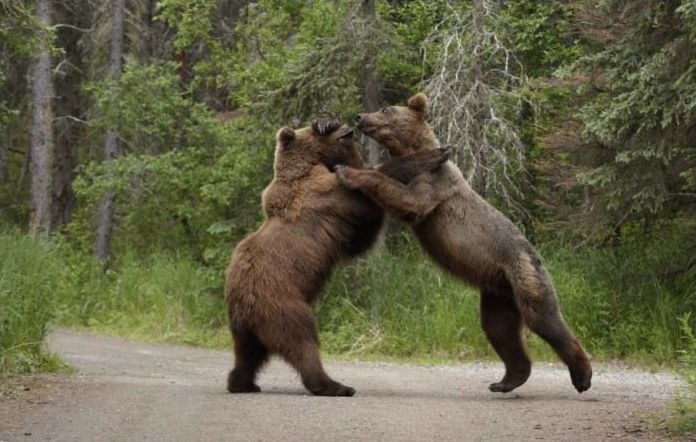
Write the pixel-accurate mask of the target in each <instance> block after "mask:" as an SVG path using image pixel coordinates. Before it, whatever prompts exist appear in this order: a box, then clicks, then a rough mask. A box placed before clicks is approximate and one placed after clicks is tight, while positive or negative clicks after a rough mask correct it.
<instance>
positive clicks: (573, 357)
mask: <svg viewBox="0 0 696 442" xmlns="http://www.w3.org/2000/svg"><path fill="white" fill-rule="evenodd" d="M426 108H427V98H426V96H425V95H424V94H422V93H419V94H417V95H414V96H413V97H411V98H410V99H409V100H408V106H406V107H404V106H389V107H385V108H382V109H380V110H379V111H377V112H373V113H365V114H358V115H357V116H356V125H357V128H358V129H359V130H361V131H362V132H363V133H365V134H366V135H368V136H370V137H372V138H374V139H375V140H377V141H378V142H379V143H381V144H382V145H384V146H385V147H386V148H387V149H388V150H389V152H390V153H391V155H393V156H396V157H398V156H403V155H408V154H412V153H413V152H422V151H423V150H430V149H437V148H438V147H439V143H438V140H437V139H436V137H435V135H434V133H433V131H432V129H431V128H430V127H429V125H428V123H427V122H426V120H425V112H426ZM336 174H337V175H338V177H339V179H340V180H341V182H342V183H343V184H344V185H345V186H346V187H347V188H349V189H359V190H361V191H362V192H364V193H365V194H366V195H368V196H370V197H371V198H372V199H373V200H374V201H375V202H377V203H378V204H380V205H381V206H382V207H384V208H385V209H386V210H387V212H389V213H391V214H393V215H395V216H397V217H399V218H401V219H402V220H404V221H406V222H408V223H410V225H411V226H412V228H413V230H414V232H415V234H416V236H417V237H418V239H419V241H420V243H421V245H422V246H423V248H424V249H425V250H426V251H427V253H428V254H429V255H430V256H431V257H432V258H433V260H434V261H435V262H437V263H438V264H439V265H440V266H442V267H444V268H445V269H446V270H447V271H449V272H451V273H452V274H454V275H455V276H457V277H458V278H460V279H462V280H463V281H465V282H467V283H469V284H472V285H474V286H476V287H478V288H479V289H480V290H481V323H482V326H483V330H484V332H485V334H486V336H487V338H488V340H489V341H490V343H491V344H492V346H493V348H494V349H495V351H496V352H497V353H498V355H499V356H500V358H501V359H502V360H503V362H504V363H505V376H504V377H503V379H502V380H501V381H500V382H496V383H493V384H491V385H490V387H489V388H490V390H491V391H497V392H509V391H512V390H513V389H515V388H517V387H518V386H520V385H522V384H523V383H524V382H525V381H526V380H527V378H528V377H529V374H530V371H531V362H530V360H529V357H528V356H527V353H526V350H525V346H524V343H523V340H522V325H523V324H524V325H526V326H527V327H529V328H530V329H531V330H532V331H534V332H535V333H536V334H538V335H539V336H541V338H543V339H544V340H545V341H546V342H548V343H549V344H550V345H551V347H553V349H554V350H555V352H556V353H557V354H558V355H559V356H560V358H561V359H562V360H563V362H565V364H566V365H567V366H568V367H569V369H570V377H571V380H572V382H573V385H574V386H575V388H576V389H577V391H578V392H583V391H585V390H587V389H588V388H590V385H591V379H592V367H591V365H590V360H589V357H588V355H587V354H586V353H585V350H584V349H583V347H582V345H581V344H580V342H579V341H578V339H577V338H576V337H575V336H574V335H573V333H572V332H571V331H570V330H569V329H568V327H567V325H566V323H565V321H564V320H563V317H562V315H561V312H560V310H559V306H558V299H557V297H556V292H555V289H554V286H553V283H552V282H551V278H550V276H549V275H548V273H547V272H546V270H545V269H544V267H543V266H542V264H541V261H540V260H539V257H538V255H537V252H536V251H535V250H534V248H533V247H532V245H531V244H530V243H529V242H528V241H527V239H526V238H525V237H524V236H523V235H522V233H521V232H520V230H519V229H518V228H517V227H515V225H514V224H513V223H512V222H511V221H510V220H509V219H508V218H507V217H506V216H505V215H503V214H502V213H501V212H499V211H498V210H496V209H495V208H494V207H493V206H492V205H490V204H489V203H487V202H486V201H485V200H484V199H483V198H481V196H479V195H478V194H477V193H476V192H475V191H474V190H473V189H472V188H471V187H470V186H469V184H468V183H467V181H466V180H465V179H464V176H463V175H462V173H461V171H460V170H459V169H458V168H457V166H455V165H454V164H453V163H452V162H449V161H448V162H447V163H445V164H444V165H443V166H442V167H440V168H438V169H435V170H433V171H431V172H429V173H424V174H421V175H419V176H418V177H416V178H415V179H414V180H413V181H411V182H410V183H409V184H407V185H405V184H403V183H400V182H397V181H395V180H392V179H391V178H389V177H388V176H386V175H384V174H381V173H379V172H378V171H375V170H358V169H356V168H353V167H350V166H349V165H348V167H341V166H339V167H337V169H336Z"/></svg>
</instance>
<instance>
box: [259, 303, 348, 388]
mask: <svg viewBox="0 0 696 442" xmlns="http://www.w3.org/2000/svg"><path fill="white" fill-rule="evenodd" d="M259 337H260V338H261V340H262V341H263V342H264V343H265V344H266V345H267V346H268V348H270V349H271V351H273V352H274V353H278V354H280V355H281V356H282V357H283V358H284V359H285V360H286V361H287V362H288V363H289V364H290V365H291V366H292V367H293V368H294V369H295V370H297V371H298V373H299V374H300V378H301V379H302V383H303V384H304V386H305V388H307V390H309V392H310V393H312V394H313V395H315V396H353V395H354V394H355V390H354V389H353V388H351V387H348V386H346V385H343V384H341V383H339V382H336V381H334V380H333V379H331V378H330V377H329V375H327V374H326V372H325V371H324V367H323V365H322V363H321V356H320V353H319V336H318V333H317V326H316V322H315V319H314V313H313V312H312V309H311V308H310V307H309V306H308V305H306V304H304V303H302V304H296V305H294V306H293V307H290V306H287V310H286V311H285V312H284V313H283V314H282V317H281V316H279V317H277V318H274V319H273V320H269V321H267V322H266V323H265V324H263V325H262V326H261V328H260V329H259Z"/></svg>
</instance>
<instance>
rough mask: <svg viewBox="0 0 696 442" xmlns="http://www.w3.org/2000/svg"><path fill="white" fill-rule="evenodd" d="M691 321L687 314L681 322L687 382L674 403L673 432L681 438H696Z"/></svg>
mask: <svg viewBox="0 0 696 442" xmlns="http://www.w3.org/2000/svg"><path fill="white" fill-rule="evenodd" d="M695 288H696V287H695ZM691 319H692V315H690V314H686V315H684V316H683V317H682V318H680V321H679V322H680V324H681V326H682V330H683V332H684V343H685V348H684V350H683V351H682V352H681V355H680V356H679V365H680V367H679V368H680V371H681V373H682V376H683V377H684V380H685V381H686V388H684V390H683V391H682V392H681V393H679V394H678V395H677V398H676V399H675V400H674V402H673V403H672V408H673V410H674V412H675V415H674V419H673V420H672V425H671V430H672V431H673V432H674V433H676V434H678V435H681V436H696V333H694V330H693V328H692V326H691Z"/></svg>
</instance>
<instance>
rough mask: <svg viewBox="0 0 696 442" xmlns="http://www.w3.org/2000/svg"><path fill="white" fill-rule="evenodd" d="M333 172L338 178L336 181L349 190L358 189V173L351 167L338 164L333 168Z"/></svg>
mask: <svg viewBox="0 0 696 442" xmlns="http://www.w3.org/2000/svg"><path fill="white" fill-rule="evenodd" d="M334 172H335V173H336V176H337V177H338V181H339V182H340V183H341V184H343V185H344V186H345V187H347V188H349V189H357V188H358V178H359V172H358V171H357V170H355V169H353V168H352V167H348V166H344V165H341V164H339V165H338V166H336V167H334Z"/></svg>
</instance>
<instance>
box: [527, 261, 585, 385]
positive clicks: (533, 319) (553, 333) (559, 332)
mask: <svg viewBox="0 0 696 442" xmlns="http://www.w3.org/2000/svg"><path fill="white" fill-rule="evenodd" d="M527 279H528V280H529V278H527ZM531 279H532V280H535V281H538V282H539V284H538V285H536V287H535V289H534V290H529V289H531V288H532V287H533V286H534V285H530V284H517V287H516V288H515V298H516V301H517V305H518V307H519V309H520V313H521V314H522V320H523V321H524V323H525V324H526V325H527V327H529V328H530V329H531V330H532V331H533V332H534V333H536V334H537V335H539V337H541V338H542V339H543V340H544V341H546V342H547V343H548V344H549V345H550V346H551V347H552V348H553V350H554V351H555V352H556V354H558V356H559V357H560V358H561V360H562V361H563V362H564V363H565V364H566V365H567V366H568V369H569V371H570V380H571V382H572V383H573V386H574V387H575V389H576V390H577V391H578V393H582V392H583V391H585V390H588V389H589V388H590V386H591V385H592V365H591V364H590V358H589V356H588V355H587V353H586V352H585V350H584V349H583V347H582V344H580V341H578V339H577V338H576V337H575V336H574V335H573V332H571V331H570V329H569V328H568V326H567V325H566V323H565V321H564V320H563V316H562V315H561V311H560V309H559V307H558V298H557V297H556V292H555V290H554V289H553V286H552V285H551V283H550V278H549V276H548V275H547V274H546V272H545V271H544V269H543V268H542V269H539V270H538V271H537V274H536V275H534V277H533V278H531Z"/></svg>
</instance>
